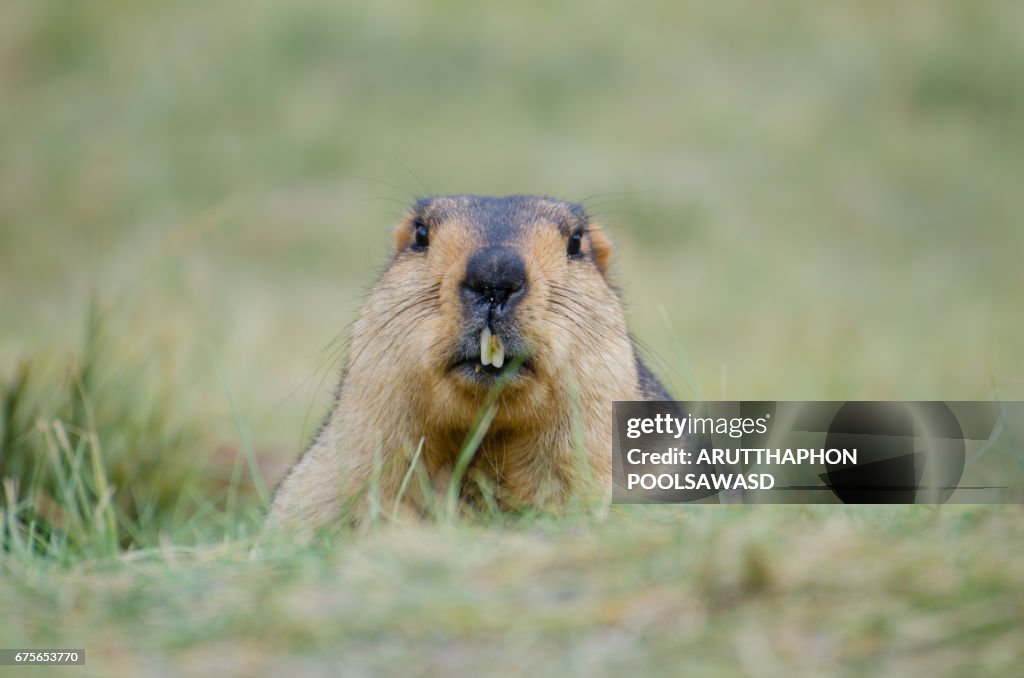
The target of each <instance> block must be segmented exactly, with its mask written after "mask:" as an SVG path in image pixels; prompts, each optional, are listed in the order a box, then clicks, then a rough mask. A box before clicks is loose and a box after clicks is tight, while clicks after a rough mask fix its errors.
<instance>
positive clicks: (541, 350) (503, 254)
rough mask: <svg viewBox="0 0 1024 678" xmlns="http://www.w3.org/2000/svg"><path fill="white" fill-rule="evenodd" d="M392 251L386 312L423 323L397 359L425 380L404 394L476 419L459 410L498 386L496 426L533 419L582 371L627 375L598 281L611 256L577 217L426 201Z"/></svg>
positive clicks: (517, 200) (617, 323)
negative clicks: (615, 366) (404, 312)
mask: <svg viewBox="0 0 1024 678" xmlns="http://www.w3.org/2000/svg"><path fill="white" fill-rule="evenodd" d="M395 244H396V252H395V259H394V261H393V262H392V264H391V267H390V268H389V270H388V273H387V274H386V279H387V281H388V283H389V285H388V288H389V290H390V291H389V292H388V294H387V301H388V303H391V304H395V305H398V304H402V305H406V304H412V305H414V306H416V307H417V308H418V310H419V311H420V312H419V313H417V314H416V316H415V317H416V321H415V325H417V327H407V328H405V329H406V331H407V334H406V339H407V341H406V345H405V346H404V347H396V351H395V354H396V355H395V356H394V359H395V360H396V361H399V362H401V363H402V367H403V369H406V370H409V371H412V372H415V373H418V374H422V373H423V372H424V371H425V372H426V373H427V374H422V376H425V377H427V378H426V379H410V383H413V382H415V383H420V384H423V383H428V384H432V385H433V390H434V392H433V393H430V394H429V395H428V394H424V396H427V397H429V398H430V399H431V401H432V402H433V403H434V404H435V406H437V405H439V404H445V405H452V406H456V407H454V408H452V409H458V410H463V411H466V412H475V411H476V408H474V407H463V406H462V405H470V404H471V403H473V404H476V405H477V406H478V405H479V404H480V403H481V402H482V398H483V395H484V394H486V393H487V391H488V390H489V389H490V387H491V386H493V385H494V384H495V383H496V382H498V381H502V382H503V383H505V385H506V388H505V391H504V392H503V394H502V397H501V398H502V402H501V405H502V407H501V408H500V409H501V410H503V414H502V417H499V418H500V419H501V418H503V419H507V420H509V423H515V421H516V420H518V421H522V420H524V419H527V418H529V417H536V413H537V410H538V408H543V407H544V406H545V403H546V400H547V399H548V398H550V397H551V396H553V395H555V394H554V393H553V392H552V389H556V388H560V389H566V388H567V389H572V388H573V384H575V383H577V382H578V379H576V375H579V374H580V371H587V372H595V371H596V372H601V371H603V369H604V367H605V366H607V365H608V364H609V363H618V362H624V363H625V364H627V365H631V364H632V352H631V346H630V344H629V340H628V334H627V332H626V328H625V322H624V319H623V314H622V311H621V306H620V302H619V299H618V297H617V295H616V293H615V291H614V290H613V289H612V288H611V286H610V285H609V284H608V281H607V280H606V278H605V274H606V271H607V267H608V260H609V257H610V250H611V248H610V244H609V243H608V241H607V239H606V238H605V237H604V235H603V234H602V232H601V230H600V227H599V226H598V225H597V224H595V223H593V222H591V221H590V220H589V219H588V218H587V216H586V214H585V213H584V211H583V209H582V208H581V207H580V206H578V205H574V204H570V203H566V202H562V201H558V200H553V199H549V198H538V197H532V196H510V197H504V198H492V197H479V196H448V197H436V198H429V199H424V200H420V201H419V202H417V204H416V205H415V206H414V207H413V209H412V210H411V211H410V213H409V214H408V215H407V216H406V218H405V219H404V220H403V222H402V223H401V224H400V225H399V227H398V229H397V232H396V238H395ZM396 292H397V293H398V294H396ZM403 297H404V299H403ZM424 309H427V310H428V312H423V311H424ZM610 348H611V349H612V351H613V354H612V355H609V349H610ZM615 353H621V355H616V354H615ZM627 369H629V368H627ZM446 409H447V408H446Z"/></svg>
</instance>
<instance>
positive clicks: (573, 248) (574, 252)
mask: <svg viewBox="0 0 1024 678" xmlns="http://www.w3.org/2000/svg"><path fill="white" fill-rule="evenodd" d="M582 246H583V231H576V232H575V233H573V234H572V235H570V236H569V250H568V254H569V256H570V257H578V256H579V254H580V247H582Z"/></svg>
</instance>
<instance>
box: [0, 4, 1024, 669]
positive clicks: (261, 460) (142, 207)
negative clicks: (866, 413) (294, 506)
mask: <svg viewBox="0 0 1024 678" xmlns="http://www.w3.org/2000/svg"><path fill="white" fill-rule="evenodd" d="M1022 121H1024V4H1022V3H1019V2H1011V1H1007V2H932V3H892V2H882V1H880V0H879V1H875V0H868V1H864V2H857V3H853V2H847V3H820V2H818V3H815V2H790V1H787V0H779V1H775V2H770V3H769V2H746V3H722V2H712V1H707V2H698V1H687V2H669V1H664V2H642V3H613V2H604V1H599V0H591V1H590V2H582V1H581V0H574V1H570V2H519V3H503V4H496V3H487V4H486V5H485V4H484V3H477V2H469V1H468V0H467V1H464V2H455V1H452V2H433V3H425V2H421V3H417V2H408V1H405V2H403V1H398V2H372V3H371V2H363V3H359V4H356V3H340V2H326V1H321V0H302V1H291V2H285V1H281V2H269V1H267V0H253V1H248V2H218V3H209V2H199V1H181V2H175V3H139V2H127V1H125V2H114V1H111V0H90V1H89V2H67V1H49V0H14V1H13V2H11V1H8V2H4V3H2V5H0V379H2V386H3V389H2V391H3V392H2V393H0V395H2V396H3V397H2V404H3V407H0V419H2V422H0V423H2V426H0V476H4V477H10V478H17V479H19V481H20V482H21V492H20V494H18V493H14V494H15V495H16V498H17V500H18V501H21V502H24V510H22V509H21V508H18V509H12V508H11V506H10V505H7V512H6V514H4V515H6V516H7V518H6V520H7V521H8V522H7V527H6V529H8V533H6V534H7V535H8V536H7V537H5V539H6V538H9V540H8V541H5V542H4V546H5V550H4V552H3V557H2V558H0V573H2V574H3V576H0V597H3V598H4V599H5V600H10V601H12V606H11V607H10V613H9V614H7V615H6V616H5V618H4V619H2V620H0V638H3V639H4V643H5V644H6V645H7V646H8V647H13V646H15V645H16V644H26V645H34V646H37V647H42V646H45V645H47V644H49V645H50V646H57V645H63V646H65V647H70V646H76V647H77V646H79V645H78V643H80V642H84V643H86V644H87V645H86V646H87V647H88V648H91V649H90V652H93V654H92V655H91V656H92V657H93V659H92V660H90V661H91V662H92V663H94V666H98V667H101V670H103V671H104V672H107V671H108V670H109V671H112V672H114V673H118V672H123V673H125V674H127V675H136V674H137V673H139V672H140V671H144V670H147V669H148V670H151V671H152V670H159V669H161V667H162V668H163V669H166V670H167V671H168V672H172V673H177V672H178V671H177V670H174V669H170V668H168V666H169V665H168V663H167V662H170V663H171V665H174V666H176V667H177V669H181V668H182V666H185V667H191V668H192V669H198V670H206V671H211V670H212V671H217V668H216V667H217V666H218V664H216V661H218V660H219V661H222V662H227V665H228V666H232V663H231V662H233V661H236V660H237V661H238V662H242V663H241V664H234V665H233V666H234V668H235V670H239V669H238V667H239V666H242V667H245V666H248V667H249V669H251V671H250V670H247V669H245V668H243V669H241V671H242V672H243V673H250V674H254V673H259V672H261V671H266V672H271V671H277V672H280V670H279V669H284V668H285V667H291V668H287V669H286V670H293V668H294V667H293V666H292V663H293V662H294V661H295V660H298V661H300V662H305V664H304V665H305V666H306V667H307V668H309V669H313V670H322V671H326V670H327V669H326V667H327V666H330V665H332V662H335V661H337V660H338V657H339V656H340V657H342V658H344V659H345V660H347V661H355V662H357V664H356V666H360V665H361V666H363V667H364V668H365V669H366V670H367V671H372V670H373V669H374V668H375V667H377V668H380V667H382V666H387V667H391V668H394V666H395V665H396V664H395V661H394V660H395V659H396V658H397V659H398V660H400V661H408V662H409V664H408V665H409V666H414V667H418V668H424V667H433V668H432V669H429V670H428V671H427V672H430V671H431V670H434V671H436V672H437V673H441V674H443V673H449V672H450V671H451V670H458V669H459V668H463V669H467V670H468V669H473V668H475V669H478V670H479V669H487V668H488V667H489V668H490V669H492V670H493V669H494V668H495V666H505V664H501V663H500V662H508V664H507V665H508V666H513V665H515V666H534V665H535V666H538V667H539V666H543V665H544V664H545V663H546V662H548V661H549V660H550V661H561V662H563V664H562V666H563V668H565V672H568V673H587V672H588V671H590V670H591V669H594V668H601V667H603V668H604V669H605V670H608V667H615V666H617V665H618V666H621V667H622V668H624V669H630V668H632V669H635V668H637V667H646V668H647V669H649V670H666V669H670V668H676V669H678V668H679V667H680V666H690V667H698V668H699V667H705V668H707V669H708V670H709V671H712V672H713V673H714V672H717V673H714V674H715V675H717V674H718V673H729V672H730V671H729V669H730V666H731V665H730V663H729V662H730V658H732V659H736V660H738V661H739V662H740V664H741V665H742V666H743V667H744V668H745V670H746V672H747V673H749V674H752V675H784V672H776V673H772V670H773V668H772V667H775V668H777V669H780V671H781V668H783V667H788V668H790V669H795V670H798V671H799V670H803V671H807V672H810V673H808V675H813V674H814V673H815V672H817V671H821V670H823V667H824V668H825V669H830V670H834V669H837V668H838V667H839V666H841V665H843V664H844V663H845V662H854V666H855V667H860V669H861V670H862V671H865V672H868V673H872V672H875V673H877V672H883V673H884V672H886V671H889V672H892V673H894V674H896V675H899V674H901V673H902V675H909V674H911V673H915V672H916V673H919V672H922V671H924V670H927V671H929V672H935V673H944V672H959V673H960V674H961V675H972V674H977V673H978V672H984V671H983V669H989V670H991V671H993V672H999V671H1001V670H1002V671H1005V670H1007V669H1008V667H1011V666H1014V665H1016V666H1019V665H1020V661H1021V660H1022V659H1024V658H1022V656H1021V649H1020V648H1022V647H1024V639H1022V637H1021V629H1022V628H1024V626H1022V625H1021V623H1020V620H1021V619H1024V599H1021V598H1020V591H1021V590H1022V589H1021V587H1022V586H1024V565H1022V564H1024V558H1021V557H1020V556H1021V546H1020V545H1021V544H1024V539H1022V538H1021V537H1022V535H1021V525H1024V521H1021V520H1020V511H1019V510H1017V509H1018V508H1019V507H993V508H987V509H977V510H969V509H964V510H962V511H961V510H959V509H954V508H948V507H943V509H936V510H935V511H934V512H932V511H931V510H930V509H927V510H926V509H920V510H916V509H913V507H910V508H907V509H906V510H898V509H879V510H874V511H872V510H868V509H866V508H865V507H859V508H857V509H850V510H849V511H846V510H843V507H817V508H814V507H812V508H809V509H802V508H800V507H794V508H792V510H789V509H785V508H766V507H761V508H759V509H757V510H753V509H744V510H742V511H730V510H727V509H725V508H721V509H713V510H711V509H709V510H707V511H703V510H701V509H700V508H699V507H697V508H694V507H688V508H683V507H668V508H669V509H671V510H658V509H657V508H656V507H648V508H643V509H636V510H635V511H628V510H625V509H621V508H619V507H616V508H615V509H613V512H612V516H611V518H610V519H609V520H608V521H605V522H598V523H594V524H591V523H590V522H588V521H584V523H583V524H582V525H580V524H579V523H578V522H575V521H571V520H570V521H567V522H558V521H556V522H554V523H551V524H549V523H543V522H542V523H540V524H535V523H528V524H527V525H526V527H525V529H522V530H518V529H516V528H514V527H513V529H512V530H511V531H509V532H505V531H502V530H499V529H484V530H480V529H477V528H473V527H464V528H459V529H456V530H451V529H448V530H441V529H431V528H429V527H427V528H408V529H406V528H403V529H402V530H398V531H397V532H387V533H385V534H375V535H371V536H370V537H368V538H367V539H366V540H365V541H352V540H350V539H348V540H346V539H347V538H346V539H342V540H341V541H340V542H339V546H338V548H337V549H336V550H334V551H333V552H332V553H331V554H330V556H329V557H328V558H326V559H320V558H316V559H313V560H304V559H302V558H300V557H296V558H291V557H289V558H283V559H278V560H274V559H270V560H269V561H266V562H258V563H248V562H247V561H246V557H247V556H246V554H245V548H246V547H245V545H244V543H243V544H242V545H241V546H237V545H236V546H231V545H230V544H229V545H228V547H226V548H228V552H227V553H226V555H224V554H221V555H217V554H214V555H209V554H208V553H207V552H206V551H203V550H200V551H198V552H196V553H193V552H191V551H188V550H187V547H186V546H182V545H194V544H197V543H198V544H201V545H209V544H210V543H212V542H215V541H217V540H220V539H222V538H223V537H225V536H227V537H232V536H238V535H239V534H242V533H244V532H245V530H244V529H242V528H240V527H239V525H244V524H245V521H244V520H243V519H242V518H241V517H240V516H241V514H242V513H244V511H241V512H239V511H236V509H237V508H238V507H239V506H244V507H247V510H248V514H246V515H248V520H249V523H248V525H250V526H251V525H252V524H253V523H254V522H255V521H258V520H259V515H260V504H259V502H258V501H257V498H258V493H257V491H256V489H255V488H254V484H255V483H254V482H253V481H252V480H251V478H250V476H249V475H248V473H247V472H244V471H243V467H244V464H243V462H242V461H241V460H242V459H243V454H242V453H243V452H245V451H247V450H250V449H252V450H254V451H255V459H256V461H257V462H258V464H259V467H260V469H261V470H262V471H263V473H264V474H265V476H266V478H265V480H266V482H267V483H272V482H273V481H274V480H275V478H276V477H277V476H278V475H279V474H280V473H281V472H283V470H284V469H285V468H286V467H287V465H288V464H289V463H290V462H291V461H292V460H293V459H294V457H295V456H296V455H297V453H298V452H299V451H300V450H301V448H302V446H303V444H304V443H305V441H306V440H307V439H308V437H309V436H310V435H311V433H312V431H313V430H314V427H315V426H316V424H317V423H318V422H319V420H320V417H321V416H322V415H323V413H324V411H325V409H326V407H327V402H328V400H329V395H330V392H331V390H332V388H333V387H334V382H335V380H336V379H337V376H338V373H339V371H340V361H341V359H342V357H343V342H342V341H341V339H342V338H343V337H344V329H345V327H346V326H347V325H348V323H349V322H350V321H351V320H352V319H353V317H354V315H355V313H356V311H357V310H358V308H359V306H360V304H361V299H362V298H363V294H364V293H365V290H366V289H367V288H368V287H369V286H370V285H371V284H372V282H373V280H374V278H375V276H376V275H377V273H378V272H379V271H380V268H381V266H383V265H384V264H385V263H386V262H387V259H388V247H389V243H390V231H391V226H392V225H393V224H394V223H395V221H396V220H397V218H398V215H399V214H400V213H401V212H402V210H403V208H404V206H405V205H407V204H408V203H409V202H410V201H411V200H412V199H413V197H414V196H416V195H422V194H425V193H452V192H473V193H493V194H507V193H544V194H550V195H554V196H557V197H561V198H566V199H570V200H583V201H585V204H586V205H587V206H588V208H589V210H590V211H591V213H592V214H594V215H595V216H596V217H597V218H599V219H600V220H601V221H603V222H604V223H605V224H606V226H607V229H608V231H609V233H610V234H611V235H612V237H613V239H614V240H615V242H616V245H617V249H616V252H615V269H614V273H615V278H616V280H617V282H618V283H619V285H620V286H621V287H622V288H623V292H624V297H625V300H626V302H627V304H628V313H629V316H630V320H631V324H632V329H633V332H634V334H635V335H636V336H637V337H639V338H640V339H641V340H642V341H643V342H644V345H645V347H646V348H645V353H646V354H647V355H648V357H649V358H651V362H652V364H653V365H652V366H653V367H654V368H655V370H656V371H657V372H658V373H659V374H660V375H661V376H662V377H663V378H664V379H665V380H666V381H667V382H668V383H669V384H670V385H671V387H672V389H673V391H674V392H675V393H676V395H677V396H678V397H692V396H704V397H707V398H709V399H882V398H886V399H987V398H995V397H999V398H1006V399H1011V398H1018V399H1020V398H1024V360H1022V358H1024V352H1022V350H1021V347H1022V342H1024V320H1022V314H1021V301H1022V296H1024V295H1022V292H1024V272H1022V266H1021V260H1022V255H1024V224H1022V221H1024V191H1022V190H1021V186H1022V185H1024V123H1022ZM76 455H77V456H76ZM90 455H91V458H92V459H93V460H95V461H96V463H95V465H94V466H91V467H90V466H89V464H88V461H86V462H85V463H84V466H83V465H82V459H85V460H89V459H90ZM51 463H52V465H53V468H51V469H50V470H49V471H46V470H40V469H43V467H46V465H47V464H51ZM104 465H106V467H107V468H106V471H105V472H103V473H101V472H100V471H99V470H97V469H100V468H101V467H102V466H104ZM47 468H49V467H47ZM48 473H49V474H50V475H47V474H48ZM62 479H63V481H62ZM67 479H71V480H72V482H71V484H70V485H68V484H67V482H66V481H67ZM62 482H64V484H63V485H62ZM11 487H12V486H11V485H10V484H5V487H4V492H3V493H0V497H3V496H5V497H6V499H5V501H8V502H13V501H14V499H13V498H12V494H11V492H10V489H11ZM62 488H63V489H62ZM68 488H70V489H68ZM71 495H74V496H71ZM79 495H80V496H79ZM111 501H112V502H113V504H114V505H115V506H116V511H115V512H113V513H110V514H108V513H104V511H103V510H101V509H103V507H104V506H109V502H111ZM55 506H56V508H54V507H55ZM798 509H799V510H798ZM15 515H17V520H11V518H12V516H15ZM36 519H42V520H43V523H42V524H43V525H44V527H45V526H49V527H47V529H52V531H51V532H45V530H44V536H46V535H47V534H48V535H50V536H49V537H47V538H51V537H52V535H58V537H53V538H51V541H50V542H49V546H45V545H43V546H38V545H37V546H38V548H39V549H41V551H42V553H43V555H42V556H41V557H40V556H39V555H38V554H37V553H36V552H34V551H33V550H32V547H31V546H26V547H24V548H23V550H22V551H18V548H16V547H17V545H18V544H19V543H22V542H19V541H18V540H17V539H15V538H14V537H10V535H11V534H15V533H16V532H17V530H18V529H20V528H19V525H20V526H21V527H24V526H26V525H31V524H32V522H31V521H32V520H36ZM108 519H109V523H110V525H112V524H113V523H116V526H114V527H111V526H110V525H108V523H107V522H106V521H108ZM18 521H21V522H18ZM211 525H212V526H214V527H210V526H211ZM531 526H532V527H531ZM26 529H28V528H26ZM61 535H63V536H61ZM551 535H554V536H555V538H553V539H552V538H550V536H551ZM30 542H31V539H28V540H26V541H25V542H24V543H30ZM128 546H130V547H142V548H141V549H140V550H133V551H128V552H124V551H121V550H120V549H122V548H124V547H128ZM19 548H20V547H19ZM176 549H182V550H176ZM231 549H235V550H231ZM8 551H10V552H8ZM240 553H241V555H240ZM794 554H797V555H799V557H794ZM111 555H112V556H114V560H113V561H110V560H103V558H106V557H108V556H111ZM97 558H99V560H97ZM179 558H183V559H184V561H179V560H178V559H179ZM197 560H198V561H200V562H198V563H197V562H195V561H197ZM53 562H58V563H62V564H64V565H67V564H69V563H70V564H71V565H72V567H71V568H70V569H69V570H67V571H65V570H62V569H59V568H57V569H54V568H55V567H56V566H54V565H53ZM97 563H98V564H97ZM524 601H525V602H524ZM253 610H265V611H267V614H265V615H258V614H253ZM136 619H142V620H144V623H141V624H140V623H138V622H137V621H136ZM396 638H397V639H398V642H396ZM126 645H128V646H129V649H127V650H126V649H125V646H126ZM979 648H983V649H984V653H983V654H982V653H979V652H977V650H978V649H979ZM280 653H292V654H291V655H290V657H291V660H289V659H288V658H287V656H286V657H285V659H284V660H280V661H283V663H282V664H275V663H274V662H277V661H279V660H278V658H277V657H278V655H279V654H280ZM418 653H419V654H418ZM97 657H99V660H98V661H97V659H96V658H97ZM421 657H427V658H428V661H427V664H423V663H421V661H420V658H421ZM245 661H249V662H255V663H250V664H248V665H246V664H244V662H245ZM260 662H262V663H260ZM358 662H362V664H359V663H358ZM495 662H498V663H495ZM531 662H532V664H531ZM616 662H618V664H616ZM222 665H223V664H222ZM398 665H401V664H400V663H399V664H398ZM117 667H120V671H117V670H115V669H116V668H117ZM211 667H212V668H211ZM588 667H589V668H588ZM731 668H732V669H735V668H736V667H735V666H734V665H732V666H731Z"/></svg>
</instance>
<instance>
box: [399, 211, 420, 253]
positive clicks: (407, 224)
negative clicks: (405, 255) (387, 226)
mask: <svg viewBox="0 0 1024 678" xmlns="http://www.w3.org/2000/svg"><path fill="white" fill-rule="evenodd" d="M415 219H416V215H414V214H413V213H412V212H409V213H408V214H406V215H405V216H404V217H402V221H401V223H399V224H398V226H396V227H395V251H396V252H401V251H402V250H404V249H406V248H408V247H409V245H411V244H412V237H413V228H412V222H413V221H414V220H415Z"/></svg>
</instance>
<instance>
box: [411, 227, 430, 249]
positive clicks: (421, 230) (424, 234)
mask: <svg viewBox="0 0 1024 678" xmlns="http://www.w3.org/2000/svg"><path fill="white" fill-rule="evenodd" d="M429 244H430V231H429V230H427V226H426V224H416V236H415V239H414V240H413V243H412V248H413V249H414V250H425V249H427V246H428V245H429Z"/></svg>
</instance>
